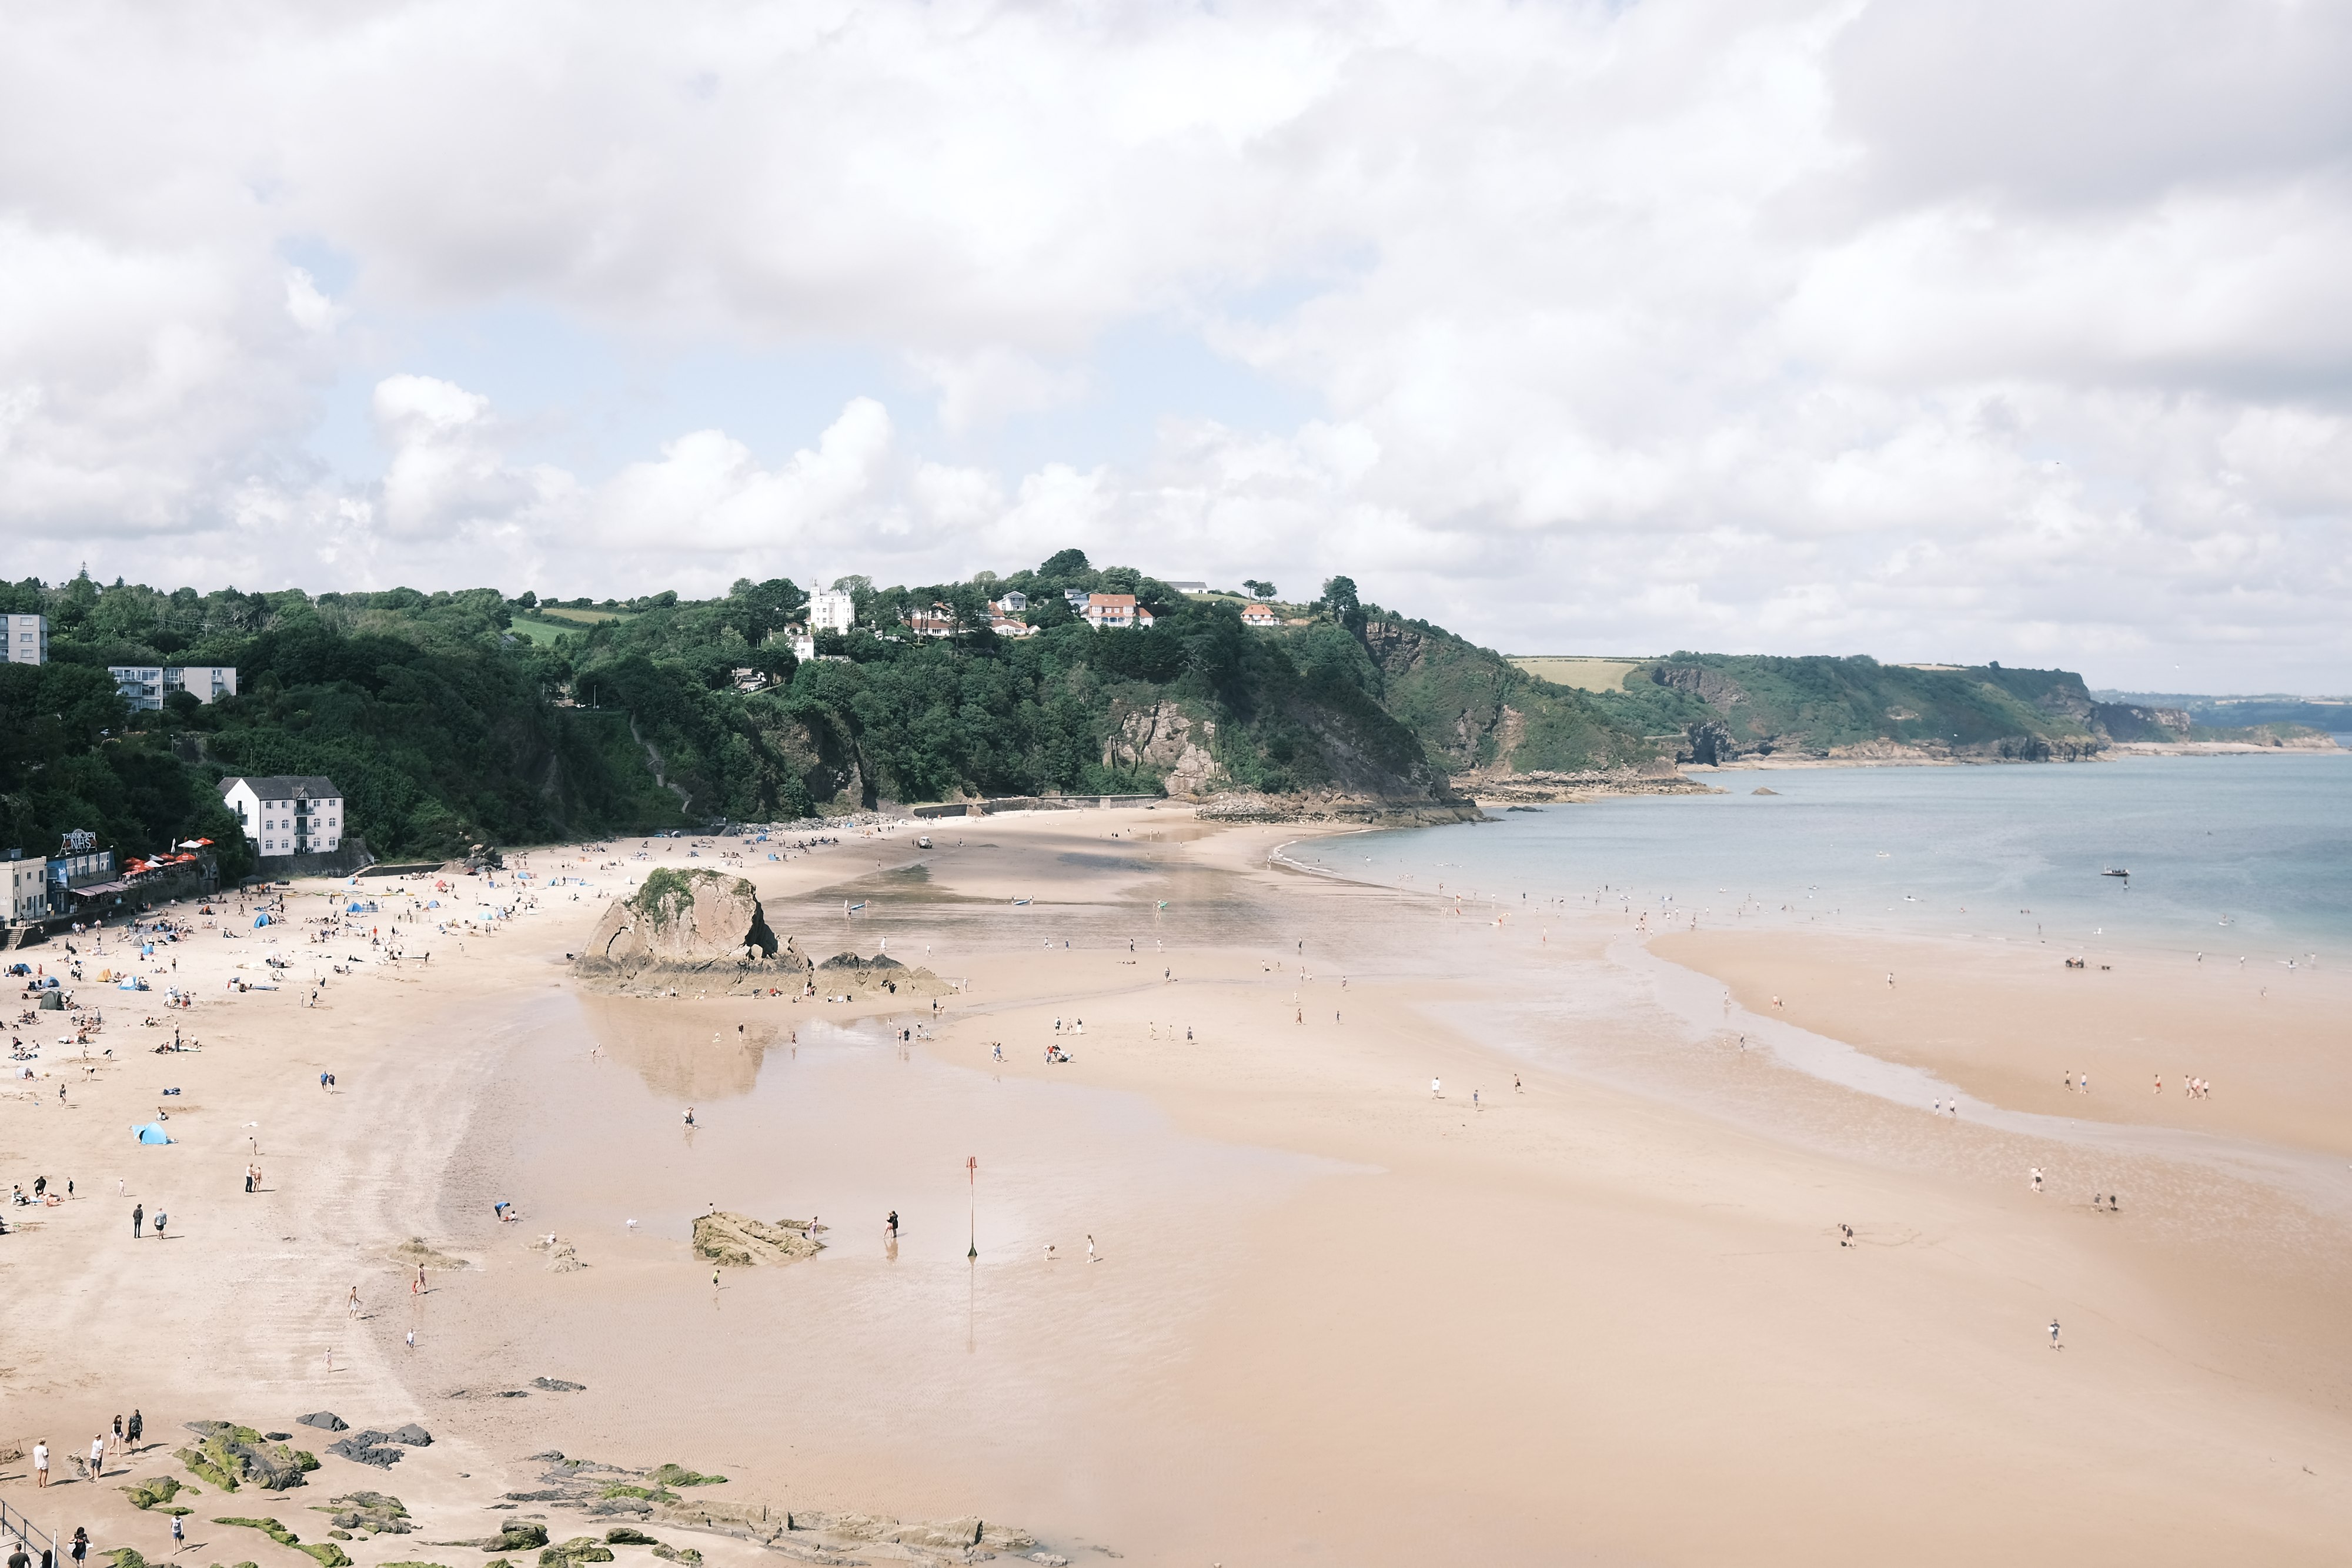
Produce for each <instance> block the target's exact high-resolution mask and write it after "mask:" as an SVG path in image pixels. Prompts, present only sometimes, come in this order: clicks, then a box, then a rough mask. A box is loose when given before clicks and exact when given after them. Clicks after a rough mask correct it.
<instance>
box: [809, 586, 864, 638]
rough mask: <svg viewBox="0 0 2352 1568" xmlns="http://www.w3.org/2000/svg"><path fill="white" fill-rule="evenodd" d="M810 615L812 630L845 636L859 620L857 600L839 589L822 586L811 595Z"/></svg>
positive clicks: (810, 628)
mask: <svg viewBox="0 0 2352 1568" xmlns="http://www.w3.org/2000/svg"><path fill="white" fill-rule="evenodd" d="M808 617H809V618H808V623H809V630H810V631H812V632H841V633H842V634H844V635H847V634H848V632H849V628H850V627H851V626H852V625H854V624H856V621H857V601H856V600H854V599H852V598H850V596H849V595H848V594H846V593H845V592H843V591H840V590H838V589H832V588H821V589H819V590H817V591H816V592H814V593H812V594H810V595H809V602H808Z"/></svg>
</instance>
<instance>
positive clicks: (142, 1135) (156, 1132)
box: [131, 1122, 172, 1144]
mask: <svg viewBox="0 0 2352 1568" xmlns="http://www.w3.org/2000/svg"><path fill="white" fill-rule="evenodd" d="M131 1131H132V1132H133V1133H135V1134H138V1135H139V1141H140V1142H141V1143H142V1144H168V1143H170V1142H171V1141H172V1136H171V1134H168V1133H166V1132H164V1131H163V1123H161V1122H150V1123H148V1124H146V1125H145V1126H143V1127H133V1128H131Z"/></svg>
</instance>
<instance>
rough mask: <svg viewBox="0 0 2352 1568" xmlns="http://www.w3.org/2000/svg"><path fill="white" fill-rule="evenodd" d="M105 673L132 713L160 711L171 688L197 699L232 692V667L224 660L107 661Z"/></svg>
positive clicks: (234, 681) (233, 685) (234, 682)
mask: <svg viewBox="0 0 2352 1568" xmlns="http://www.w3.org/2000/svg"><path fill="white" fill-rule="evenodd" d="M106 673H107V674H110V675H112V676H113V677H114V685H115V689H116V690H117V691H120V692H121V694H122V700H123V701H124V702H127V703H129V704H130V705H131V711H133V712H134V713H135V712H137V711H139V710H140V709H142V708H144V709H145V710H146V711H147V712H149V713H160V712H161V711H163V699H164V698H165V697H167V696H170V695H172V694H173V692H182V691H184V692H190V693H193V694H194V696H195V699H196V700H197V701H198V702H200V703H209V702H211V701H212V700H213V699H214V698H215V697H233V696H235V695H236V669H235V668H234V667H232V666H230V665H227V664H164V665H162V666H160V667H159V666H157V665H154V664H109V665H108V666H107V667H106Z"/></svg>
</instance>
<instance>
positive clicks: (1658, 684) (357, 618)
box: [0, 550, 2303, 873]
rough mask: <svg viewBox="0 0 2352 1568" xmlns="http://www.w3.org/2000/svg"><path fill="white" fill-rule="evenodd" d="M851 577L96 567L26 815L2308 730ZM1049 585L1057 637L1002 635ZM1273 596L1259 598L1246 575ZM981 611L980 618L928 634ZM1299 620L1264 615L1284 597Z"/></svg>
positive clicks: (7, 773) (1340, 593) (470, 823)
mask: <svg viewBox="0 0 2352 1568" xmlns="http://www.w3.org/2000/svg"><path fill="white" fill-rule="evenodd" d="M837 586H840V587H843V588H845V589H846V591H849V592H850V593H851V595H852V597H853V600H854V601H855V604H856V612H857V625H856V629H855V630H853V631H852V632H849V633H848V634H847V635H845V636H830V635H829V636H826V637H824V638H822V639H820V640H819V642H818V644H817V653H818V654H819V657H817V658H815V659H812V660H810V661H808V662H806V663H803V662H801V661H799V660H797V659H795V658H794V656H793V653H792V651H791V648H790V646H789V643H788V640H787V639H785V638H783V637H782V636H781V635H780V633H781V632H782V631H783V630H784V628H786V627H787V626H790V625H793V624H794V623H796V622H799V621H801V620H802V619H803V616H804V611H805V606H806V604H807V600H808V595H807V592H806V591H804V590H803V588H802V587H801V586H800V585H798V584H795V583H793V582H792V581H791V580H787V579H782V578H778V579H772V580H768V581H765V582H759V583H754V582H751V581H750V580H740V581H738V582H737V583H736V584H735V585H734V587H733V588H732V589H731V590H730V591H729V592H728V593H727V594H726V595H725V596H723V597H720V598H716V599H708V600H682V599H680V598H679V597H678V596H677V594H676V593H674V592H661V593H656V594H651V595H646V596H644V597H640V598H636V599H632V600H627V601H614V600H607V601H602V602H590V601H586V600H574V601H569V602H562V603H556V602H548V601H541V600H540V599H539V598H538V597H537V596H536V595H535V594H531V593H523V594H520V595H518V596H515V597H511V598H510V597H509V596H508V595H507V594H505V593H504V592H502V591H499V590H496V589H487V588H481V589H467V590H461V591H439V592H432V593H425V592H421V591H416V590H414V589H406V588H400V589H392V590H389V591H383V592H373V593H336V592H327V593H320V594H317V595H315V596H313V595H310V594H308V593H304V592H301V591H294V590H289V591H280V592H274V593H244V592H239V591H236V590H235V589H222V590H218V591H212V592H199V591H196V590H194V589H193V588H181V589H178V590H176V591H168V592H167V591H162V590H158V589H153V588H148V587H143V586H140V585H137V584H131V583H125V582H121V581H117V582H115V583H112V584H100V583H98V582H95V581H93V580H90V579H89V578H88V577H87V576H83V577H77V578H74V579H72V580H68V581H65V582H61V583H55V584H43V583H41V582H39V581H37V580H26V581H23V582H20V583H16V584H14V585H0V600H5V608H6V609H8V610H11V611H16V612H38V613H43V614H46V615H47V616H48V617H49V620H50V626H51V644H50V652H51V663H49V664H46V665H40V666H32V665H21V664H11V665H5V666H0V831H5V835H6V841H7V842H8V843H10V844H16V845H21V846H23V847H26V848H28V849H37V848H43V847H46V846H47V844H48V843H50V842H52V841H54V837H55V835H56V834H58V833H59V832H62V831H65V830H66V829H68V828H75V827H81V828H89V829H92V830H94V831H98V832H99V833H100V835H101V837H102V838H103V839H104V840H105V841H107V842H109V843H110V844H112V845H114V846H116V847H117V848H118V849H120V850H121V851H123V852H128V853H148V852H154V851H156V850H159V849H161V848H163V846H164V845H165V844H167V843H168V842H169V841H172V840H173V839H178V838H189V837H202V838H210V839H213V840H215V841H216V842H217V843H219V844H220V845H221V846H223V865H224V869H225V870H227V871H231V872H233V873H234V872H237V871H242V870H244V869H247V867H248V866H249V865H250V857H249V855H248V854H247V852H246V851H245V849H244V847H243V845H242V843H241V841H239V840H238V838H237V834H236V824H235V822H234V820H233V819H232V818H231V817H230V815H229V813H228V812H227V811H226V810H225V809H224V808H222V807H221V805H220V804H219V801H218V799H217V794H216V782H217V780H218V779H220V778H222V777H223V776H225V775H226V774H229V773H324V774H328V775H330V776H331V777H332V778H333V779H335V780H336V782H337V783H338V784H339V785H340V786H341V788H342V789H343V790H344V792H345V795H346V797H347V800H348V802H349V821H350V822H351V824H352V828H353V829H354V830H355V831H356V832H357V834H358V835H359V836H360V837H362V838H363V839H364V840H365V841H366V843H367V845H368V847H369V848H370V849H371V850H372V851H373V852H374V853H376V854H378V855H380V856H383V857H385V858H398V857H404V856H417V855H445V854H449V853H453V852H458V851H460V850H462V849H463V848H464V847H465V846H466V845H467V844H468V843H472V842H489V843H522V842H532V841H546V840H549V839H553V838H557V837H562V836H567V835H576V834H581V833H594V832H604V831H627V830H646V829H655V828H664V827H677V826H685V825H689V824H695V823H702V822H708V821H715V820H720V819H729V820H735V821H778V820H794V819H800V818H804V817H809V816H813V815H816V814H819V813H822V812H825V811H842V810H857V809H862V808H871V807H875V806H877V805H878V804H881V803H883V802H890V801H896V802H902V803H914V802H919V801H927V800H957V799H964V798H972V797H978V796H984V795H1039V794H1045V795H1051V794H1059V793H1081V792H1083V793H1137V792H1142V793H1152V792H1169V793H1178V794H1185V795H1192V796H1202V795H1208V794H1214V793H1222V792H1226V791H1242V792H1252V793H1255V794H1258V795H1263V796H1266V797H1273V798H1276V800H1280V799H1282V798H1290V799H1294V800H1295V799H1301V798H1326V799H1328V798H1332V797H1345V798H1353V799H1358V800H1374V801H1380V802H1388V803H1396V804H1413V803H1433V802H1448V801H1454V800H1461V799H1463V798H1465V797H1466V796H1469V795H1474V794H1479V793H1490V794H1492V793H1501V794H1510V795H1515V796H1516V797H1517V798H1541V796H1542V794H1543V793H1544V792H1545V791H1547V790H1549V791H1555V792H1561V791H1567V790H1570V789H1580V788H1582V789H1589V788H1594V787H1612V788H1655V787H1669V786H1671V785H1672V783H1673V782H1674V780H1675V765H1676V764H1677V763H1678V762H1692V761H1697V762H1715V761H1723V760H1731V759H1735V758H1741V757H1750V756H1772V755H1780V756H1789V755H1799V756H1822V757H1838V756H1864V755H1875V756H1901V755H1916V756H1921V757H1932V756H1947V755H1948V756H1958V757H1963V758H1987V759H2015V760H2039V759H2047V758H2074V757H2085V756H2090V755H2095V753H2097V752H2098V751H2099V750H2101V749H2102V748H2104V747H2106V746H2108V745H2109V744H2111V743H2114V742H2117V741H2126V740H2141V739H2166V738H2210V737H2222V736H2229V737H2253V736H2257V735H2262V734H2270V735H2273V737H2285V736H2287V735H2288V733H2289V732H2291V731H2292V732H2294V733H2295V734H2301V733H2303V732H2300V731H2294V727H2292V726H2284V727H2270V728H2269V729H2266V730H2259V731H2258V730H2253V729H2245V730H2213V729H2208V728H2206V727H2201V726H2198V725H2194V724H2192V723H2190V722H2189V720H2188V718H2187V717H2186V716H2185V715H2178V714H2176V713H2174V711H2173V710H2169V709H2151V708H2147V707H2139V706H2130V705H2122V704H2115V703H2100V702H2095V701H2094V700H2093V699H2092V698H2091V696H2090V695H2089V694H2088V692H2087V691H2086V690H2085V688H2084V685H2083V682H2082V680H2081V679H2080V677H2078V676H2075V675H2073V674H2067V673H2064V672H2061V671H2023V670H2003V669H2000V667H1999V666H1987V667H1985V668H1981V669H1978V668H1969V669H1957V668H1952V669H1944V668H1938V669H1919V668H1913V667H1908V666H1899V665H1882V664H1877V663H1876V662H1875V661H1873V660H1870V659H1866V658H1854V659H1828V658H1811V659H1780V658H1761V657H1750V656H1733V655H1719V654H1698V653H1680V654H1675V655H1673V656H1672V657H1670V658H1666V659H1639V660H1637V659H1626V660H1616V661H1574V662H1563V661H1543V660H1526V661H1516V662H1515V661H1513V660H1510V659H1507V658H1505V657H1504V656H1502V655H1501V654H1498V653H1495V652H1493V651H1491V650H1488V649H1485V648H1481V647H1478V646H1476V645H1475V644H1473V643H1469V642H1467V641H1465V639H1463V638H1460V637H1457V636H1455V635H1454V634H1453V633H1451V632H1447V631H1445V630H1444V629H1443V628H1441V627H1437V626H1433V625H1431V624H1430V623H1428V622H1423V621H1417V620H1413V619H1411V618H1409V617H1406V616H1403V615H1401V614H1398V613H1395V612H1391V611H1388V610H1384V609H1382V608H1381V607H1380V606H1378V605H1373V604H1368V603H1365V602H1363V601H1361V600H1360V598H1359V597H1358V595H1357V593H1356V590H1355V587H1354V585H1353V583H1352V582H1350V581H1349V580H1348V579H1347V578H1345V577H1335V578H1333V579H1331V580H1330V581H1329V582H1328V583H1327V584H1326V585H1325V588H1324V591H1323V592H1322V593H1321V594H1320V595H1319V596H1318V597H1317V598H1316V599H1314V600H1313V601H1305V602H1279V601H1276V600H1275V597H1274V590H1273V587H1272V585H1271V584H1265V583H1254V584H1250V585H1248V587H1249V588H1250V590H1251V592H1250V594H1249V595H1247V596H1244V595H1243V594H1240V593H1233V592H1214V593H1207V594H1185V593H1180V592H1178V591H1175V590H1173V589H1171V588H1169V587H1168V586H1167V584H1165V583H1164V582H1160V581H1159V580H1155V579H1153V578H1150V577H1149V576H1147V575H1145V574H1143V573H1141V572H1139V571H1137V570H1133V569H1131V568H1126V567H1108V568H1101V569H1097V568H1096V567H1095V566H1094V565H1093V564H1092V563H1091V562H1089V561H1088V560H1087V558H1086V557H1085V555H1083V554H1082V553H1081V552H1079V551H1076V550H1065V551H1062V552H1061V553H1060V554H1058V555H1055V557H1053V558H1052V559H1049V560H1047V561H1045V563H1043V564H1042V565H1040V566H1038V567H1036V568H1034V569H1032V570H1020V571H1015V572H1013V573H1011V574H1009V575H1005V576H1002V577H999V576H997V575H995V574H993V573H985V572H984V573H982V574H980V576H978V577H977V578H975V579H973V580H971V581H968V582H961V583H943V584H931V585H926V586H921V587H915V588H907V587H891V588H877V587H876V586H874V585H873V584H872V583H871V582H869V581H868V580H866V579H863V578H851V579H845V580H843V582H842V583H841V584H838V585H837ZM1011 590H1019V591H1022V592H1024V593H1025V594H1026V595H1027V596H1028V600H1029V609H1028V611H1027V612H1026V613H1025V620H1026V622H1027V623H1028V624H1029V625H1030V626H1032V627H1034V628H1035V634H1034V635H1031V636H1024V637H1013V636H999V635H997V634H996V633H995V632H992V631H991V630H989V624H990V617H989V614H988V611H987V605H988V603H989V601H991V600H992V599H995V598H997V597H999V596H1001V595H1003V593H1005V592H1006V591H1011ZM1066 590H1082V591H1095V592H1113V593H1132V594H1134V595H1136V596H1137V598H1138V600H1139V602H1140V603H1141V604H1142V605H1143V606H1144V607H1146V608H1147V609H1149V610H1150V612H1151V613H1152V615H1153V616H1154V618H1155V619H1154V624H1153V625H1151V626H1150V627H1149V628H1147V629H1137V630H1104V631H1097V630H1095V629H1094V628H1093V627H1090V626H1088V625H1087V624H1086V622H1083V621H1082V620H1080V619H1078V618H1077V617H1076V615H1074V614H1073V613H1072V612H1071V610H1070V609H1069V607H1068V606H1067V604H1066V602H1065V600H1064V592H1065V591H1066ZM1253 601H1255V602H1257V603H1263V604H1268V605H1271V606H1272V607H1273V608H1274V610H1275V612H1276V613H1275V615H1274V616H1273V618H1272V623H1271V624H1270V625H1245V624H1244V622H1243V619H1242V613H1241V612H1242V608H1243V606H1244V604H1245V603H1250V602H1253ZM934 605H943V606H946V607H947V608H948V610H949V611H950V612H951V614H952V616H953V617H954V619H955V622H956V623H957V624H958V625H959V626H960V627H961V628H964V630H960V631H959V632H957V633H956V634H955V635H953V636H950V637H941V638H934V637H926V636H918V635H915V634H913V633H912V632H910V630H909V629H908V625H907V623H906V622H907V618H908V615H909V614H910V613H912V612H917V611H924V610H929V609H930V608H931V607H932V606H934ZM1262 619H1263V617H1262ZM110 664H231V665H235V666H236V668H237V669H238V671H239V685H240V691H239V695H236V696H234V697H228V698H224V699H222V700H220V701H219V702H216V703H215V704H212V705H210V706H203V705H200V704H198V703H197V702H196V701H195V699H194V697H192V696H187V695H177V694H175V695H173V697H172V698H171V699H170V700H169V701H168V703H167V704H166V706H165V709H164V711H163V712H162V713H149V714H135V715H134V714H132V713H131V712H129V711H128V710H127V709H126V707H125V706H124V704H123V703H122V701H121V698H120V697H119V696H118V695H116V692H115V687H114V683H113V681H112V680H111V679H110V677H109V675H108V674H107V666H108V665H110Z"/></svg>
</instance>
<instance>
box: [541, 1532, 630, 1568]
mask: <svg viewBox="0 0 2352 1568" xmlns="http://www.w3.org/2000/svg"><path fill="white" fill-rule="evenodd" d="M612 1560H613V1549H612V1548H611V1547H609V1546H607V1545H605V1544H604V1542H601V1541H599V1540H597V1539H596V1538H595V1537H594V1536H593V1535H575V1536H573V1537H572V1539H571V1540H569V1541H566V1542H561V1543H559V1544H557V1545H554V1546H551V1547H549V1548H547V1549H546V1550H545V1551H543V1552H541V1553H540V1554H539V1568H568V1564H571V1563H610V1562H611V1561H612Z"/></svg>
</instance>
